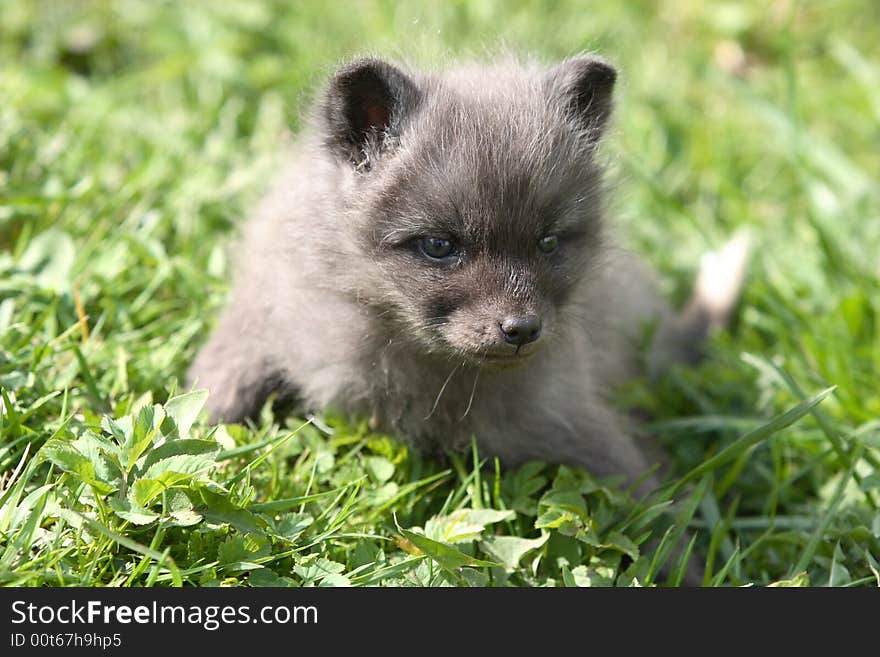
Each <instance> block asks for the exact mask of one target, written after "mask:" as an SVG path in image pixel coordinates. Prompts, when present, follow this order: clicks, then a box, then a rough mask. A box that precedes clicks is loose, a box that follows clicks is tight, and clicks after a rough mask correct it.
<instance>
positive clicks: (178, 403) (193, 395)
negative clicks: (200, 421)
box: [165, 390, 208, 438]
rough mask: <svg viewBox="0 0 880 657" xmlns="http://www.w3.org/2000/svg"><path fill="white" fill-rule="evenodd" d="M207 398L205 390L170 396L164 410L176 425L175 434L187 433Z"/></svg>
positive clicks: (186, 434) (183, 435) (185, 434)
mask: <svg viewBox="0 0 880 657" xmlns="http://www.w3.org/2000/svg"><path fill="white" fill-rule="evenodd" d="M207 399H208V391H207V390H193V391H192V392H187V393H185V394H183V395H177V396H176V397H172V398H171V399H169V400H168V401H167V402H166V403H165V412H166V413H167V414H168V417H170V418H171V419H172V420H174V424H175V425H177V434H178V436H179V437H180V438H184V437H186V436H188V435H189V430H190V428H191V427H192V425H193V422H195V421H196V418H197V417H198V416H199V413H200V412H201V410H202V407H203V406H204V405H205V401H206V400H207Z"/></svg>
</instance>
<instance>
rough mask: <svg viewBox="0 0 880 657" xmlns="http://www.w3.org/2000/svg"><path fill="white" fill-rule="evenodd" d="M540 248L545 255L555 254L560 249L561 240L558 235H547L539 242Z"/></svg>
mask: <svg viewBox="0 0 880 657" xmlns="http://www.w3.org/2000/svg"><path fill="white" fill-rule="evenodd" d="M538 248H539V249H541V251H543V252H544V253H553V252H554V251H555V250H556V249H558V248H559V238H558V237H556V235H547V236H546V237H542V238H541V239H539V240H538Z"/></svg>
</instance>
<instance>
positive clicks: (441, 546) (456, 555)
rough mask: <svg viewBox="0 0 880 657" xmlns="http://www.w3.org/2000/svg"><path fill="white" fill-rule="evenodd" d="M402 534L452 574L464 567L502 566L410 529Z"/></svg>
mask: <svg viewBox="0 0 880 657" xmlns="http://www.w3.org/2000/svg"><path fill="white" fill-rule="evenodd" d="M400 533H401V534H403V536H404V537H406V538H407V539H409V542H410V543H412V544H413V545H415V546H416V547H417V548H418V549H419V550H421V551H422V552H423V553H424V554H426V555H428V556H429V557H431V559H433V560H434V561H436V562H437V563H438V564H440V566H441V567H442V568H444V569H445V570H448V571H450V572H453V573H454V572H455V571H456V569H458V568H461V567H462V566H500V565H501V564H499V563H496V562H492V561H483V560H481V559H476V558H474V557H471V556H469V555H467V554H465V553H464V552H459V551H458V550H456V549H455V548H454V547H451V546H449V545H446V544H445V543H440V542H439V541H434V540H431V539H430V538H428V537H427V536H422V535H421V534H416V533H415V532H411V531H409V530H408V529H400Z"/></svg>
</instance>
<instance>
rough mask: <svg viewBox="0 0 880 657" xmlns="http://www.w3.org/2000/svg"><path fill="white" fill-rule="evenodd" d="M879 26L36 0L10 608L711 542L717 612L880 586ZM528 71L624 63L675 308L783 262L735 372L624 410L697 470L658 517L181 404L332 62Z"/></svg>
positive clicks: (349, 433) (637, 210) (358, 427)
mask: <svg viewBox="0 0 880 657" xmlns="http://www.w3.org/2000/svg"><path fill="white" fill-rule="evenodd" d="M768 4H769V7H768V6H767V5H768ZM617 5H620V6H617ZM703 6H705V7H706V8H707V9H701V8H699V7H703ZM878 7H880V5H877V3H874V2H870V1H869V0H865V1H864V2H855V1H848V0H847V1H841V2H836V3H812V2H796V1H794V0H792V1H782V0H777V1H774V2H771V3H767V2H758V1H757V0H756V1H754V2H747V3H712V4H705V5H704V3H696V2H686V1H684V0H679V1H677V2H662V3H653V2H644V3H593V4H590V5H586V4H585V3H580V2H574V1H571V2H555V1H554V2H551V1H549V0H548V1H546V2H534V3H526V2H505V1H502V0H494V1H493V0H482V1H479V2H469V3H464V2H450V3H446V2H442V3H441V2H436V3H429V4H428V5H426V6H423V7H421V6H418V5H417V3H400V4H397V3H392V2H378V1H377V2H367V1H363V2H357V3H351V4H349V3H335V2H320V3H318V2H316V3H299V2H298V3H288V2H250V1H247V2H245V1H239V2H186V3H183V2H180V3H160V2H146V1H143V2H135V1H133V0H131V1H118V2H76V3H74V2H61V1H60V0H55V1H53V0H47V1H45V2H38V1H31V0H6V1H5V2H3V3H2V4H0V98H2V99H3V100H2V102H0V390H2V399H0V410H2V413H0V582H2V583H4V584H7V585H41V584H51V585H152V584H158V585H171V584H178V585H179V584H196V585H216V584H241V585H252V586H261V585H291V586H296V585H312V584H317V585H341V584H353V585H406V584H419V585H427V584H432V585H437V584H455V585H462V584H492V585H541V586H543V585H593V586H596V585H608V584H617V585H630V584H633V583H637V584H641V585H650V584H655V583H656V584H664V583H673V584H674V583H676V582H677V581H678V579H679V576H680V572H681V568H680V567H679V561H680V559H679V558H678V557H677V556H675V554H674V551H672V550H670V549H669V545H671V544H672V543H674V542H675V540H676V538H677V536H678V535H679V534H680V533H681V532H682V531H683V530H684V528H685V527H686V526H689V527H690V528H691V529H692V530H693V531H694V533H695V536H696V541H695V544H694V552H695V554H697V555H699V556H698V561H700V562H701V563H703V564H704V565H705V566H706V575H705V580H704V581H705V583H707V584H715V585H742V584H747V583H757V584H764V583H769V582H774V581H779V580H784V581H785V583H788V584H794V585H806V584H810V585H828V584H831V585H877V584H878V583H880V575H878V565H877V561H878V560H880V540H878V537H880V513H878V511H877V506H878V504H880V496H878V488H880V471H878V470H877V465H878V463H880V387H878V385H877V384H878V378H877V372H878V365H880V327H878V312H880V282H878V273H880V269H878V259H877V253H878V252H880V198H878V196H880V195H878V186H877V183H878V171H880V131H878V125H880V64H878V61H877V60H876V57H875V58H874V59H873V60H872V59H871V54H872V53H873V55H874V56H876V52H877V51H876V43H877V42H878V41H880V8H878ZM499 42H503V43H506V44H507V45H508V46H510V47H513V48H522V49H528V50H530V51H534V52H537V53H540V54H541V55H542V56H544V57H546V58H548V59H552V58H556V57H560V56H563V55H567V54H570V53H572V52H576V51H579V50H582V49H598V50H600V51H601V52H603V53H604V54H606V55H607V56H608V57H609V58H610V59H612V60H613V61H614V62H616V63H617V64H618V65H619V66H620V68H621V85H620V103H619V112H618V117H617V122H616V126H615V129H614V134H612V136H611V138H610V140H609V142H608V145H607V148H606V152H607V153H608V155H609V157H610V159H611V160H612V161H613V166H612V169H613V172H612V173H613V175H614V176H615V179H616V180H617V193H616V202H615V203H616V207H615V211H616V214H617V218H618V221H619V223H620V225H621V226H622V227H623V230H624V232H625V233H626V234H627V235H628V236H629V237H630V239H631V241H632V244H633V245H634V247H635V248H636V249H638V250H640V251H643V252H645V253H646V254H648V255H649V257H650V259H651V260H652V261H653V262H654V263H655V264H656V265H657V267H658V268H659V269H660V271H661V272H662V274H663V276H664V281H665V282H666V283H667V286H668V290H669V293H670V294H671V295H673V296H675V297H676V298H679V299H680V298H681V297H682V296H683V295H684V294H685V293H686V282H687V281H688V279H689V277H690V276H691V275H692V273H693V270H694V268H695V266H696V263H697V260H698V256H699V254H700V253H701V252H703V251H704V250H705V249H707V248H709V247H712V246H717V245H718V244H720V243H721V242H722V241H723V240H724V239H725V238H726V237H728V236H729V235H730V234H732V233H733V232H734V231H735V230H736V229H737V228H739V227H742V226H747V227H749V229H750V230H751V232H752V235H753V237H754V238H755V243H756V245H757V253H756V255H755V260H754V264H753V269H752V273H751V277H750V280H749V284H748V289H747V291H746V294H745V298H744V303H743V306H742V309H741V313H740V315H739V317H738V320H737V323H736V326H735V327H734V329H733V330H732V331H731V333H730V334H729V335H724V336H719V338H718V339H717V340H715V341H714V343H713V349H712V351H713V354H712V359H711V360H710V362H708V363H707V364H705V365H704V366H703V367H701V368H700V369H698V370H694V371H689V372H681V373H678V374H677V375H675V376H672V377H670V378H669V380H668V381H666V382H664V384H663V385H662V386H660V387H659V388H655V389H649V388H648V387H647V386H645V385H643V384H637V385H633V386H631V387H629V388H628V389H627V390H625V391H623V393H622V397H623V400H625V401H627V402H630V403H637V404H639V405H640V406H642V407H644V408H646V409H647V410H649V411H650V414H651V417H652V418H653V419H652V422H651V425H650V429H651V431H653V433H655V434H656V435H657V436H658V437H659V439H660V440H661V441H662V442H663V444H664V445H666V447H667V448H668V449H669V451H670V453H671V454H672V455H673V457H674V462H675V467H676V475H675V477H676V478H674V479H673V480H672V481H671V483H670V486H668V487H667V488H666V489H664V490H663V491H661V492H660V493H658V494H657V495H656V496H655V497H654V498H653V499H652V500H650V501H649V502H648V503H646V504H642V505H635V504H634V503H633V502H632V501H631V500H630V499H629V497H628V496H627V494H626V493H625V491H621V490H620V489H619V488H618V487H616V486H615V485H614V484H613V482H597V481H595V480H593V479H592V478H590V477H589V476H588V475H587V474H584V473H580V472H575V471H572V470H569V469H566V468H551V467H545V466H542V465H540V464H535V465H533V466H527V467H525V468H523V469H521V470H520V471H518V472H499V471H498V470H497V468H495V467H494V464H493V463H492V462H491V461H490V462H488V463H487V467H485V468H483V469H482V470H480V469H479V468H476V467H474V464H475V462H476V461H478V460H480V458H479V455H476V456H475V455H470V454H469V455H464V456H462V457H460V458H458V459H457V460H454V461H453V463H452V464H451V466H448V467H447V466H445V465H440V464H437V463H432V462H427V461H425V460H423V459H421V458H419V457H418V455H416V454H413V453H412V452H410V451H409V450H407V448H406V447H405V446H403V444H402V443H399V442H397V441H396V440H394V439H393V437H387V436H378V435H373V434H371V433H370V432H369V430H368V428H367V426H366V424H350V423H346V422H345V421H343V420H342V419H340V418H336V417H333V416H324V417H321V418H316V419H314V420H313V421H312V422H309V423H305V422H304V421H303V420H301V419H294V418H282V417H273V416H272V414H271V411H270V409H268V408H267V409H266V410H265V412H264V413H263V416H262V417H261V420H260V422H258V423H255V424H254V425H253V426H249V427H243V426H226V427H219V428H216V427H211V426H209V425H207V424H206V422H205V421H204V419H203V418H199V417H198V410H199V408H200V407H201V404H202V402H203V401H204V398H203V396H202V395H201V393H197V392H196V393H186V391H182V390H181V389H180V383H179V382H180V380H181V378H182V373H183V372H184V371H185V368H186V366H187V364H188V363H189V362H190V360H191V359H192V357H193V354H194V352H195V350H196V349H197V347H198V346H199V344H200V343H201V342H202V341H203V340H204V338H205V336H206V333H207V332H208V331H209V330H210V327H211V324H212V321H213V319H214V318H215V317H216V315H217V312H218V309H219V308H220V306H221V304H222V303H223V300H224V294H225V292H226V290H227V273H228V270H229V265H228V262H227V257H226V255H225V251H224V245H225V243H226V242H227V240H228V238H229V237H230V235H231V234H232V233H233V231H234V229H235V227H236V226H237V225H238V224H239V221H240V219H241V217H242V215H243V214H244V212H245V211H246V208H247V207H248V206H249V204H250V203H252V202H253V201H254V200H255V199H256V198H257V197H258V196H259V194H260V192H261V191H262V190H263V189H264V187H265V181H266V180H267V178H268V177H269V176H270V174H271V171H272V170H273V166H274V165H275V163H276V161H277V155H278V152H279V144H280V143H282V139H283V136H284V134H285V132H286V131H287V130H288V129H289V130H292V131H295V130H296V128H297V124H298V116H299V112H300V109H301V108H302V106H303V103H304V102H305V101H306V100H307V98H308V93H309V92H310V90H312V89H313V88H314V87H315V85H316V84H317V83H318V82H319V81H320V80H321V79H322V78H323V77H324V76H325V75H326V74H327V73H328V71H330V70H331V69H332V66H333V64H334V62H336V61H338V59H339V58H340V57H343V56H345V55H346V54H349V53H354V52H362V51H365V50H367V51H378V52H383V53H389V52H390V53H394V52H404V53H408V54H411V55H413V56H415V57H416V59H423V60H427V59H432V58H435V57H436V56H438V55H443V56H445V55H449V54H461V53H467V52H480V51H482V50H483V49H484V48H486V47H489V48H494V47H496V46H497V44H498V43H499ZM832 386H833V387H834V388H833V391H832V392H830V393H825V392H823V391H826V390H827V389H828V388H831V387H832ZM184 393H186V394H184ZM672 499H674V500H676V501H677V502H678V504H676V505H675V507H674V508H672V507H670V506H669V504H668V500H672ZM649 535H650V536H651V538H653V539H658V538H661V537H664V536H666V538H667V540H666V541H665V542H662V541H661V542H660V547H657V545H656V543H651V541H650V540H648V537H649ZM664 563H665V564H666V565H668V566H670V567H669V568H666V569H664V571H663V574H662V575H660V574H658V572H659V571H660V566H661V565H663V564H664Z"/></svg>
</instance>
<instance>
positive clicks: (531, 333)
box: [501, 315, 541, 347]
mask: <svg viewBox="0 0 880 657" xmlns="http://www.w3.org/2000/svg"><path fill="white" fill-rule="evenodd" d="M501 332H502V333H503V334H504V340H505V342H508V343H510V344H515V345H516V346H517V347H522V346H523V345H524V344H528V343H529V342H534V341H535V340H537V339H538V338H539V337H540V336H541V318H540V317H538V316H537V315H522V316H520V317H507V318H506V319H505V320H504V321H502V322H501Z"/></svg>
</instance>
